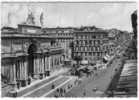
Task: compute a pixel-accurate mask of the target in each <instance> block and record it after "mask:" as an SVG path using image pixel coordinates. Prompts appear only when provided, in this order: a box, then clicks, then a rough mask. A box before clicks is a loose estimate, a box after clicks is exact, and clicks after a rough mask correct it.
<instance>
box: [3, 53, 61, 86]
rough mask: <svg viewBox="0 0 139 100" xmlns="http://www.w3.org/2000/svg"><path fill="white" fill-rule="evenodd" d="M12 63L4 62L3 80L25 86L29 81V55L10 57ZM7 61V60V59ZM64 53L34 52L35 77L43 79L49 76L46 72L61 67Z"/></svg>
mask: <svg viewBox="0 0 139 100" xmlns="http://www.w3.org/2000/svg"><path fill="white" fill-rule="evenodd" d="M9 61H10V63H8V64H6V63H5V64H2V67H1V69H2V70H1V72H2V81H5V83H6V84H12V85H16V87H17V88H20V87H24V86H26V85H28V84H30V82H29V77H30V76H29V67H31V66H29V64H28V63H29V61H28V56H27V55H26V56H18V57H14V59H13V58H11V59H9ZM5 62H6V61H5ZM61 64H62V54H55V55H49V56H48V55H46V54H37V53H35V54H34V59H33V73H32V74H33V77H32V78H35V79H36V77H37V78H40V75H41V79H42V78H44V77H46V76H48V75H47V74H46V72H48V71H49V72H52V71H55V70H58V69H60V68H61V66H60V65H61ZM49 74H50V73H49Z"/></svg>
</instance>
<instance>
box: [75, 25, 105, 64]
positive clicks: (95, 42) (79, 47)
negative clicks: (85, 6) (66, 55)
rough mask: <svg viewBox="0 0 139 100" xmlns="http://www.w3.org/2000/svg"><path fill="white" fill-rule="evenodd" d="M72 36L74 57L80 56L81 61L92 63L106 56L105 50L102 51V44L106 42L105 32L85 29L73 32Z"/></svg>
mask: <svg viewBox="0 0 139 100" xmlns="http://www.w3.org/2000/svg"><path fill="white" fill-rule="evenodd" d="M74 34H75V36H74V49H73V55H74V56H81V57H82V58H83V59H85V60H89V61H90V62H93V61H96V60H99V59H101V58H102V57H103V56H104V55H106V54H107V48H106V50H104V49H103V48H104V46H103V44H104V43H107V42H108V33H107V32H106V31H104V30H102V29H96V28H88V27H87V28H84V29H82V30H77V31H75V33H74Z"/></svg>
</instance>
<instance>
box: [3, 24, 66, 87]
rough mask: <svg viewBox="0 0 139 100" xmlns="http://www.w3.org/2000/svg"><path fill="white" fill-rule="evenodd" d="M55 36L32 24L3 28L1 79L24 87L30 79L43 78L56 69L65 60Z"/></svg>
mask: <svg viewBox="0 0 139 100" xmlns="http://www.w3.org/2000/svg"><path fill="white" fill-rule="evenodd" d="M53 41H55V38H53V37H52V36H48V35H46V34H44V33H43V31H42V29H41V27H39V26H35V25H23V24H20V25H18V28H17V29H14V28H10V27H4V28H2V33H1V76H2V77H1V82H2V84H3V85H4V84H6V85H11V86H14V89H15V88H16V89H17V88H18V89H20V87H25V86H27V85H29V84H30V77H31V78H32V79H38V78H41V79H42V78H44V77H47V76H49V75H50V74H51V72H53V71H56V70H59V69H60V68H61V64H62V63H63V61H64V56H63V55H64V49H63V48H62V47H61V46H60V45H58V44H57V43H54V42H53Z"/></svg>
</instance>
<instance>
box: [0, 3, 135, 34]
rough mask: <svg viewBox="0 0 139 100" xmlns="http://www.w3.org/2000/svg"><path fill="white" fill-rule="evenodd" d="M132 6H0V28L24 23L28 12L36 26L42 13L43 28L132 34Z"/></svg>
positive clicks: (80, 4)
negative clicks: (99, 30) (89, 28)
mask: <svg viewBox="0 0 139 100" xmlns="http://www.w3.org/2000/svg"><path fill="white" fill-rule="evenodd" d="M136 9H137V4H136V3H133V2H132V3H2V5H1V14H2V15H1V26H10V27H17V25H18V24H21V23H23V22H25V21H26V19H27V16H28V13H29V11H31V12H33V14H34V16H35V22H36V25H40V15H41V13H42V12H43V15H44V17H43V22H44V25H43V27H58V26H59V27H69V26H73V27H80V26H96V27H99V28H105V29H110V28H117V29H120V30H124V31H129V32H131V31H132V27H131V14H132V13H133V12H134V11H135V10H136Z"/></svg>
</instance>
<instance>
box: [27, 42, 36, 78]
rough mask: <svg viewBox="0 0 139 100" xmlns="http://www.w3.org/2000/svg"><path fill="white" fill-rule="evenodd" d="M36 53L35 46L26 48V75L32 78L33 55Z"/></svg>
mask: <svg viewBox="0 0 139 100" xmlns="http://www.w3.org/2000/svg"><path fill="white" fill-rule="evenodd" d="M36 51H37V46H36V45H35V44H31V45H30V46H29V48H28V54H29V56H28V75H30V76H31V77H33V76H34V53H35V52H36Z"/></svg>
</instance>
